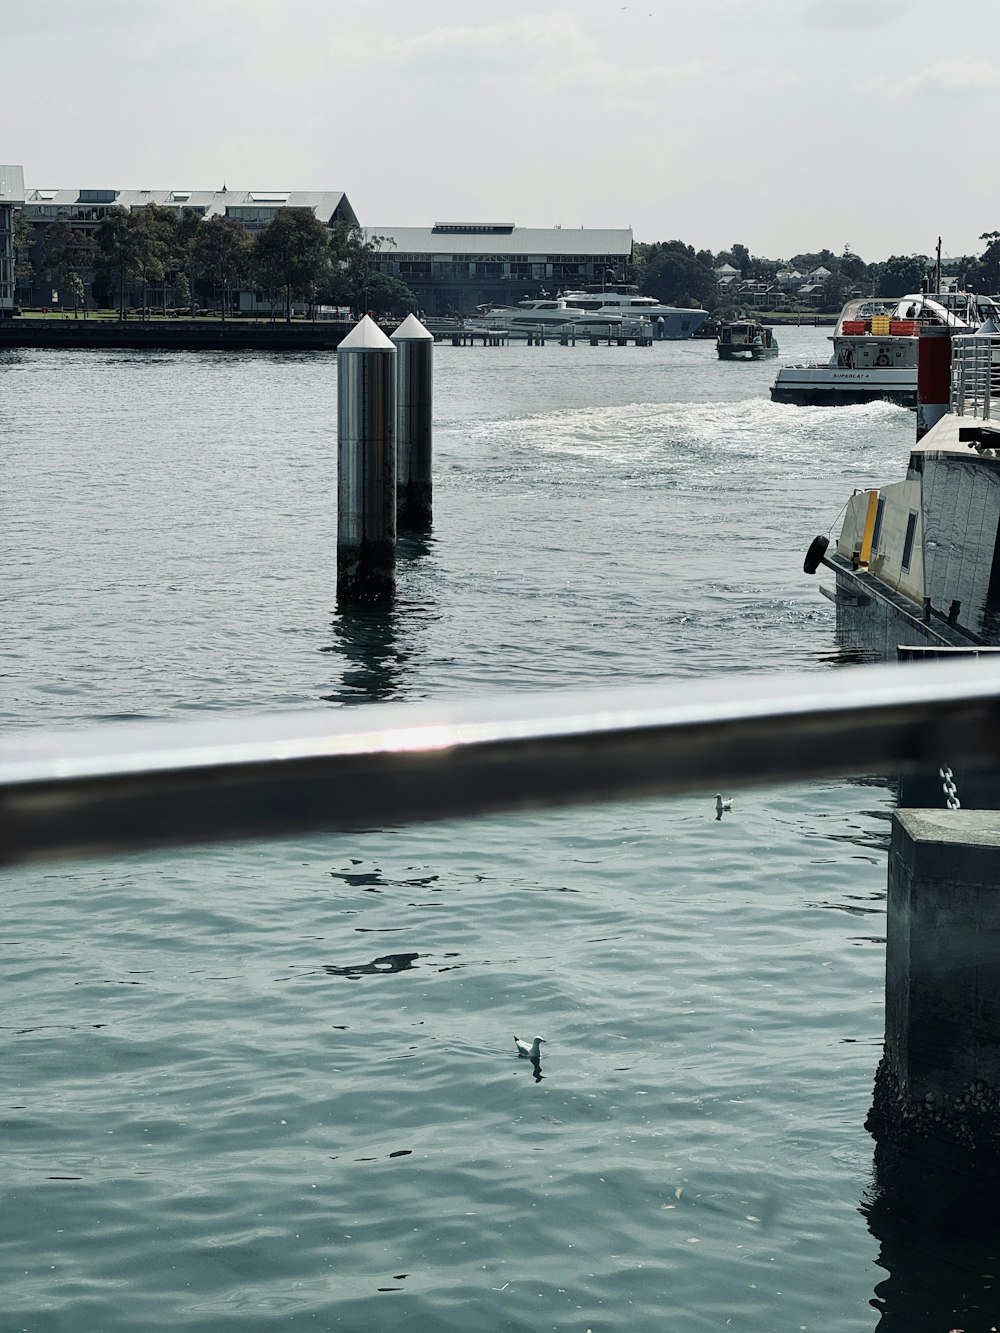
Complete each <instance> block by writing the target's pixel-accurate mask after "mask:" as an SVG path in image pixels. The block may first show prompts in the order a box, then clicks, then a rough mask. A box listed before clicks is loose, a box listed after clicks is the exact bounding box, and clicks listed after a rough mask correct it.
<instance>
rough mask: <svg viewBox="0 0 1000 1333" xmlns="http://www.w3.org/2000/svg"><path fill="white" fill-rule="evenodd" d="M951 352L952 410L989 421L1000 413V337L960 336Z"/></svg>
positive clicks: (972, 334)
mask: <svg viewBox="0 0 1000 1333" xmlns="http://www.w3.org/2000/svg"><path fill="white" fill-rule="evenodd" d="M951 349H952V350H951V357H952V360H951V400H950V401H951V410H952V411H953V412H955V413H957V414H958V415H959V416H974V417H980V418H981V419H982V420H984V421H989V420H990V418H991V417H993V416H996V415H997V414H998V411H1000V402H997V400H1000V334H996V333H964V334H956V336H955V337H954V338H953V339H952V343H951ZM994 404H996V405H994Z"/></svg>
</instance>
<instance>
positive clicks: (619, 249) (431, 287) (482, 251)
mask: <svg viewBox="0 0 1000 1333" xmlns="http://www.w3.org/2000/svg"><path fill="white" fill-rule="evenodd" d="M365 234H366V236H367V238H368V239H369V240H373V239H376V238H381V243H380V248H379V249H378V252H377V255H376V257H375V263H376V266H377V267H378V268H379V269H381V270H382V272H384V273H388V274H391V275H392V276H393V277H396V278H399V279H400V280H401V281H402V282H405V283H406V285H407V286H408V287H409V288H410V290H411V291H412V292H413V293H414V295H415V296H416V298H417V304H418V305H419V306H420V308H421V309H422V310H424V311H425V312H426V313H427V314H429V315H447V314H466V313H468V312H469V311H471V310H474V309H475V308H476V306H481V305H501V306H508V305H514V304H516V302H518V301H521V300H525V299H529V298H532V297H541V296H546V295H556V294H557V293H558V292H559V291H561V290H562V289H564V288H572V289H574V290H579V289H581V288H582V289H587V288H590V289H595V290H597V291H600V290H601V289H602V288H604V287H614V286H618V285H624V284H626V283H628V282H630V281H631V278H632V229H631V227H623V228H617V229H605V228H600V229H598V228H587V227H579V228H577V227H574V228H569V227H565V228H564V227H518V226H515V224H514V223H513V222H436V223H435V224H434V226H433V227H367V228H365Z"/></svg>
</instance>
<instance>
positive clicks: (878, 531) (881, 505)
mask: <svg viewBox="0 0 1000 1333" xmlns="http://www.w3.org/2000/svg"><path fill="white" fill-rule="evenodd" d="M884 513H885V496H884V495H880V496H879V497H878V508H877V509H876V510H875V526H874V527H873V528H872V555H875V554H877V552H878V539H879V538H880V537H881V536H882V515H883V514H884ZM904 558H905V557H904Z"/></svg>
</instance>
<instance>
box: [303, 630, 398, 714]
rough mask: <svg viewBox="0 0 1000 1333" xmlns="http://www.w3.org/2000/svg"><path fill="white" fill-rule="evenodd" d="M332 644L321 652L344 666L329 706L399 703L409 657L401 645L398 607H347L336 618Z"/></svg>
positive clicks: (330, 695)
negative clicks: (372, 701) (404, 671)
mask: <svg viewBox="0 0 1000 1333" xmlns="http://www.w3.org/2000/svg"><path fill="white" fill-rule="evenodd" d="M331 629H332V634H333V638H332V642H331V643H330V644H328V645H327V646H325V647H323V648H322V649H320V651H321V652H324V653H332V654H333V655H334V657H335V659H336V660H337V661H338V663H339V664H340V665H341V676H340V684H339V686H338V687H337V688H336V689H335V690H334V691H333V693H332V694H325V695H324V696H323V698H324V699H325V700H326V702H327V703H333V704H348V703H358V702H359V701H360V700H365V699H370V700H380V699H397V698H399V697H400V696H401V694H402V690H401V676H402V671H403V667H404V665H405V659H406V653H405V652H404V651H403V649H402V648H401V646H400V642H399V636H398V631H399V613H398V612H397V610H396V608H395V607H394V606H389V607H370V606H357V607H354V606H352V607H345V608H343V609H341V610H339V611H338V612H337V614H336V615H335V616H334V618H333V623H332V626H331Z"/></svg>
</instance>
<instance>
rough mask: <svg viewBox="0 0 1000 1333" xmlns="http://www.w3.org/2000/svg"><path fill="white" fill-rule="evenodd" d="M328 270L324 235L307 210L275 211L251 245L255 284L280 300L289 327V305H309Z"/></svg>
mask: <svg viewBox="0 0 1000 1333" xmlns="http://www.w3.org/2000/svg"><path fill="white" fill-rule="evenodd" d="M206 225H207V224H206ZM329 266H330V246H329V240H328V237H327V231H326V228H325V227H324V226H323V224H322V222H320V220H319V219H318V218H317V217H316V214H315V213H314V212H313V211H312V209H311V208H279V209H278V211H277V212H276V213H275V215H274V217H273V218H272V219H271V221H270V222H269V223H268V225H267V226H266V227H265V228H264V230H263V231H261V232H258V234H257V237H256V239H255V241H254V271H255V273H256V276H257V284H258V286H259V288H260V290H261V291H265V292H270V293H272V294H275V295H277V296H279V297H280V299H281V300H282V302H283V303H284V306H285V319H286V321H287V322H289V323H290V322H291V318H292V302H293V301H296V300H308V301H309V302H310V303H311V302H312V301H313V300H314V298H315V294H316V290H317V288H318V287H319V286H320V284H321V283H322V281H323V279H324V278H325V277H326V275H327V272H328V270H329Z"/></svg>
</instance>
